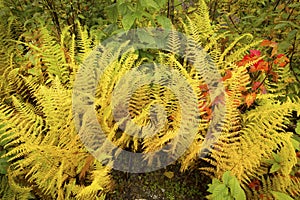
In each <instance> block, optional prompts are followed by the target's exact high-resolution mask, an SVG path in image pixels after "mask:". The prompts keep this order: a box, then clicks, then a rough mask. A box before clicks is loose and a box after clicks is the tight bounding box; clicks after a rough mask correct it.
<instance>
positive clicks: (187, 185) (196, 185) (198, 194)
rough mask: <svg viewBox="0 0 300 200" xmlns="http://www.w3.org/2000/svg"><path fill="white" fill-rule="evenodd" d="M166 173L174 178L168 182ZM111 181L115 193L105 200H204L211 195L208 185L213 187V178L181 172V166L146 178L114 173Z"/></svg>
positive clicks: (118, 172) (170, 167)
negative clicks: (112, 181) (172, 174)
mask: <svg viewBox="0 0 300 200" xmlns="http://www.w3.org/2000/svg"><path fill="white" fill-rule="evenodd" d="M201 165H204V163H203V164H201ZM198 167H200V166H198ZM202 167H203V166H202ZM165 172H173V173H174V176H173V177H172V178H168V177H167V176H165V175H164V173H165ZM112 178H113V179H114V180H115V188H114V192H113V193H109V194H107V196H106V200H120V199H122V200H135V199H137V200H142V199H143V200H152V199H153V200H155V199H157V200H173V199H174V200H175V199H176V200H177V199H179V200H181V199H193V200H203V199H206V198H205V196H206V195H208V194H209V193H208V192H207V191H206V190H207V188H208V186H207V184H209V183H211V179H210V177H208V176H207V175H205V174H203V173H201V172H200V170H198V169H193V170H189V171H186V172H180V168H179V166H178V165H170V166H168V167H167V168H166V169H161V170H157V171H154V172H150V173H143V174H130V173H125V172H121V171H115V170H113V171H112Z"/></svg>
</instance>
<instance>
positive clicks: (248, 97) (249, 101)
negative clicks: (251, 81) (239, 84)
mask: <svg viewBox="0 0 300 200" xmlns="http://www.w3.org/2000/svg"><path fill="white" fill-rule="evenodd" d="M255 98H256V93H255V92H253V93H249V94H247V95H246V98H245V103H246V104H247V107H248V108H249V107H250V106H251V105H252V104H253V103H254V101H255Z"/></svg>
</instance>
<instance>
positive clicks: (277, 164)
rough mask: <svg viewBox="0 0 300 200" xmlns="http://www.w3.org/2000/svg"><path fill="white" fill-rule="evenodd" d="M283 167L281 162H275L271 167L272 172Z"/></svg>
mask: <svg viewBox="0 0 300 200" xmlns="http://www.w3.org/2000/svg"><path fill="white" fill-rule="evenodd" d="M280 168H281V165H280V164H279V163H274V164H273V165H272V167H271V169H270V173H274V172H276V171H278V170H279V169H280Z"/></svg>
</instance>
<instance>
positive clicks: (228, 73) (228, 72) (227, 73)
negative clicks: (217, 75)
mask: <svg viewBox="0 0 300 200" xmlns="http://www.w3.org/2000/svg"><path fill="white" fill-rule="evenodd" d="M231 77H232V72H231V71H230V70H226V73H225V75H224V76H223V77H222V81H225V80H227V79H229V78H231Z"/></svg>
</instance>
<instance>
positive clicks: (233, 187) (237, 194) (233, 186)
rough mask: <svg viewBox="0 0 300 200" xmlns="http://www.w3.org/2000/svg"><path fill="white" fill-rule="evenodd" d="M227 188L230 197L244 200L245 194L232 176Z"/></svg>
mask: <svg viewBox="0 0 300 200" xmlns="http://www.w3.org/2000/svg"><path fill="white" fill-rule="evenodd" d="M229 188H230V193H231V196H233V197H234V198H235V199H237V200H246V194H245V192H244V190H243V189H242V188H241V186H240V183H239V181H238V180H237V178H236V177H235V176H233V177H232V178H231V179H230V181H229Z"/></svg>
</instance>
